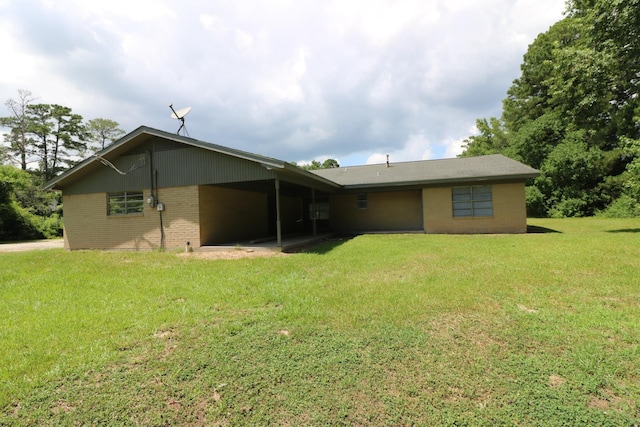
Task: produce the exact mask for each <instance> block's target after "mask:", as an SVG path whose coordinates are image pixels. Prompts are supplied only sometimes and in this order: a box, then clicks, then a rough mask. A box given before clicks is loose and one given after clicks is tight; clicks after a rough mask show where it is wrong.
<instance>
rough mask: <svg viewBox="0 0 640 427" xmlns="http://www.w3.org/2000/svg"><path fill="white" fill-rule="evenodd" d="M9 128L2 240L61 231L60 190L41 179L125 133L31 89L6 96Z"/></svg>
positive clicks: (1, 159) (3, 147) (2, 176)
mask: <svg viewBox="0 0 640 427" xmlns="http://www.w3.org/2000/svg"><path fill="white" fill-rule="evenodd" d="M5 106H6V108H7V111H8V113H9V114H8V115H7V116H4V117H0V127H2V128H5V129H8V133H5V134H4V138H3V141H2V143H1V144H0V241H3V240H22V239H35V238H46V237H55V236H60V235H62V219H61V217H62V205H61V200H60V195H59V194H58V193H57V192H44V191H42V189H41V186H42V184H44V183H45V182H47V181H49V180H51V179H52V178H54V177H55V176H56V175H58V174H59V173H60V172H62V171H64V170H66V169H67V168H69V167H71V166H73V165H74V164H76V163H78V162H79V161H80V160H82V159H83V158H84V157H86V156H87V155H88V154H90V153H92V152H95V151H98V150H100V149H104V148H105V147H106V146H107V145H109V144H110V143H112V142H113V141H114V140H116V139H117V138H119V137H120V136H122V135H124V133H125V132H124V131H123V130H122V129H120V127H119V124H118V123H117V122H115V121H113V120H109V119H103V118H98V119H92V120H89V121H88V122H86V123H85V122H84V119H83V117H82V116H81V115H79V114H76V113H74V112H73V111H72V109H71V108H69V107H65V106H62V105H58V104H43V103H36V98H35V97H34V96H33V95H32V93H31V92H30V91H28V90H22V89H21V90H18V98H17V99H13V98H10V99H8V100H7V101H6V102H5Z"/></svg>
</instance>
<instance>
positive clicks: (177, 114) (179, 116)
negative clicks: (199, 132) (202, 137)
mask: <svg viewBox="0 0 640 427" xmlns="http://www.w3.org/2000/svg"><path fill="white" fill-rule="evenodd" d="M169 108H171V118H172V119H176V120H180V122H181V124H180V127H179V128H178V132H176V133H177V134H178V135H180V131H183V134H184V136H188V137H191V136H190V135H189V132H188V131H187V127H186V126H185V125H184V116H186V115H187V114H189V111H191V107H185V108H181V109H179V110H178V111H176V110H174V109H173V103H171V104H169Z"/></svg>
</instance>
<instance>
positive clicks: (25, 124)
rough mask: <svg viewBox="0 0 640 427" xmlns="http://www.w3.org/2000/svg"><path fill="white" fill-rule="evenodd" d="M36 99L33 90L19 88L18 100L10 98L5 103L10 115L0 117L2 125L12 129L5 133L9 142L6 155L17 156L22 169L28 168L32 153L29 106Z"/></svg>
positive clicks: (6, 140)
mask: <svg viewBox="0 0 640 427" xmlns="http://www.w3.org/2000/svg"><path fill="white" fill-rule="evenodd" d="M34 100H35V98H34V97H33V96H32V95H31V92H29V91H28V90H24V89H19V90H18V100H14V99H12V98H9V99H8V100H7V101H6V102H5V104H4V105H5V106H6V107H7V109H8V110H9V112H10V115H9V116H8V117H0V126H2V127H5V128H9V129H10V132H9V133H8V134H5V135H4V138H5V142H6V143H7V147H5V148H4V150H3V152H4V155H5V157H9V156H15V157H16V158H17V159H18V163H19V164H20V167H21V169H22V170H27V166H28V161H29V156H30V154H31V145H32V141H31V140H30V139H29V120H28V118H27V107H28V106H29V105H30V104H31V103H32V102H33V101H34ZM0 160H1V159H0Z"/></svg>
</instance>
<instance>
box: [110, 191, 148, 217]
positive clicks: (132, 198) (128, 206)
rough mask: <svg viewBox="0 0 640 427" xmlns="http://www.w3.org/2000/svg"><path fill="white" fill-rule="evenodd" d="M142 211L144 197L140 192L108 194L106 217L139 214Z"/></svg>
mask: <svg viewBox="0 0 640 427" xmlns="http://www.w3.org/2000/svg"><path fill="white" fill-rule="evenodd" d="M143 211H144V196H143V194H142V191H135V192H134V191H128V192H127V191H123V192H121V193H109V195H108V202H107V215H130V214H140V213H142V212H143Z"/></svg>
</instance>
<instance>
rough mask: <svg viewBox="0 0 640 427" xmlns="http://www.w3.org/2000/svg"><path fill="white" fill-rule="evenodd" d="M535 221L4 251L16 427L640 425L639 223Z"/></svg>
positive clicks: (6, 381)
mask: <svg viewBox="0 0 640 427" xmlns="http://www.w3.org/2000/svg"><path fill="white" fill-rule="evenodd" d="M529 224H530V225H533V226H535V227H536V228H537V230H538V231H547V232H544V233H535V234H527V235H500V236H496V235H476V236H446V235H365V236H359V237H356V238H354V239H351V240H342V241H331V242H328V243H326V244H324V245H322V246H319V247H317V248H315V249H313V250H312V251H311V252H307V253H299V254H292V255H289V256H283V257H274V258H252V259H238V260H204V259H195V258H188V257H183V256H178V255H177V254H176V253H169V252H167V253H160V252H147V253H131V252H97V251H80V252H65V251H63V250H47V251H32V252H26V253H5V254H0V425H5V424H6V425H221V426H226V425H292V426H293V425H363V426H368V425H425V426H434V425H456V426H460V425H469V426H476V425H487V426H493V425H519V426H523V425H526V426H541V425H549V426H561V425H562V426H565V425H576V426H584V425H594V426H607V425H610V426H632V425H637V424H638V423H640V348H639V345H640V220H603V219H571V220H530V221H529ZM551 231H555V232H551Z"/></svg>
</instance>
